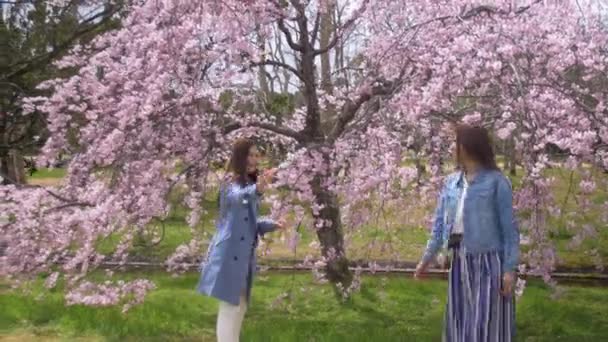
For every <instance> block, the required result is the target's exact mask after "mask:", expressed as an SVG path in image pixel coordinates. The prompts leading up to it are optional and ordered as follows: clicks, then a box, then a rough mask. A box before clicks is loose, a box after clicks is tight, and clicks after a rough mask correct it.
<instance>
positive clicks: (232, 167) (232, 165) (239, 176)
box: [227, 138, 258, 186]
mask: <svg viewBox="0 0 608 342" xmlns="http://www.w3.org/2000/svg"><path fill="white" fill-rule="evenodd" d="M253 146H255V143H254V142H253V141H252V140H250V139H246V138H243V139H239V140H237V141H235V142H234V145H233V146H232V154H231V156H230V160H229V161H228V168H227V169H228V172H231V173H232V176H233V177H234V179H235V180H236V181H237V182H238V183H239V184H240V185H241V186H244V185H246V184H247V183H251V182H253V183H255V182H257V180H258V172H257V170H256V171H255V172H254V173H249V174H248V173H247V158H248V157H249V151H250V150H251V148H252V147H253Z"/></svg>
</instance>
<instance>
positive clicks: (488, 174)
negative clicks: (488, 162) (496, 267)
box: [422, 170, 519, 272]
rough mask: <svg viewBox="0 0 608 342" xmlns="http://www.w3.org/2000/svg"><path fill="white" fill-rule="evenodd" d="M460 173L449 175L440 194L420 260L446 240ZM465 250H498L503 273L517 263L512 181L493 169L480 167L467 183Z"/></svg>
mask: <svg viewBox="0 0 608 342" xmlns="http://www.w3.org/2000/svg"><path fill="white" fill-rule="evenodd" d="M463 177H464V173H463V172H456V173H454V174H452V175H450V176H448V178H447V180H446V182H445V185H444V187H443V190H442V191H441V194H440V195H439V199H438V201H437V202H438V203H437V209H436V211H435V220H434V224H433V229H432V233H431V238H430V239H429V241H428V244H427V247H426V251H425V253H424V256H423V258H422V260H423V262H428V261H430V260H431V259H432V258H433V257H434V256H435V255H436V254H437V253H438V252H439V250H440V249H442V248H444V249H445V248H446V247H447V242H448V239H449V237H450V233H451V231H452V227H453V225H454V219H455V217H456V208H457V206H458V199H459V197H460V195H461V193H462V190H463ZM463 223H464V234H463V240H462V243H463V245H464V249H465V251H466V253H470V254H479V253H486V252H493V251H497V252H499V253H500V255H501V257H502V266H503V271H504V272H509V271H513V270H515V268H516V267H517V264H518V262H519V231H518V228H517V225H516V222H515V219H514V215H513V193H512V190H511V183H510V182H509V180H508V179H507V178H506V177H505V176H504V175H503V174H502V173H501V172H500V171H496V170H482V171H479V172H478V173H477V175H476V176H475V178H474V179H473V180H472V181H471V182H469V187H468V190H467V195H466V198H465V202H464V209H463Z"/></svg>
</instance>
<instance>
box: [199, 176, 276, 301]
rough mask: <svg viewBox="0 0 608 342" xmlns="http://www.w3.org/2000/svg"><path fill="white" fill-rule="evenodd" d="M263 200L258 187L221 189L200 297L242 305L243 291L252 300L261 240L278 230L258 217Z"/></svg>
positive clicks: (204, 265) (231, 184)
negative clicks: (217, 215)
mask: <svg viewBox="0 0 608 342" xmlns="http://www.w3.org/2000/svg"><path fill="white" fill-rule="evenodd" d="M260 196H261V194H260V193H259V192H258V191H257V186H256V185H255V184H251V185H246V186H241V185H239V184H237V183H234V182H229V183H227V184H222V185H221V186H220V212H219V218H218V220H217V222H216V228H217V232H216V233H215V235H214V236H213V239H212V240H211V242H210V244H209V250H208V252H207V258H206V259H205V260H204V261H203V264H202V270H201V276H200V280H199V284H198V291H199V292H200V293H202V294H205V295H208V296H211V297H215V298H218V299H220V300H222V301H225V302H228V303H231V304H233V305H238V304H239V297H240V295H241V293H242V292H243V290H244V291H245V293H246V295H247V299H249V298H250V296H251V287H252V285H253V277H254V274H255V271H256V268H257V262H256V254H255V249H256V247H257V245H258V237H259V236H262V235H264V234H266V233H269V232H272V231H273V230H275V229H276V224H275V222H274V221H272V220H270V219H267V218H263V217H259V216H258V214H259V199H260Z"/></svg>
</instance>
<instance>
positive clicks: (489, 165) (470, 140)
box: [456, 124, 498, 170]
mask: <svg viewBox="0 0 608 342" xmlns="http://www.w3.org/2000/svg"><path fill="white" fill-rule="evenodd" d="M459 146H462V148H463V149H464V150H465V151H467V154H468V155H469V156H471V158H473V159H475V161H477V162H478V163H479V164H481V166H483V167H484V168H486V169H490V170H498V166H497V165H496V158H495V156H494V149H493V148H492V140H491V139H490V134H489V133H488V130H487V129H485V128H483V127H480V126H469V125H464V124H461V125H457V126H456V162H457V163H458V167H459V168H462V167H463V166H464V165H463V164H462V156H461V155H460V148H459Z"/></svg>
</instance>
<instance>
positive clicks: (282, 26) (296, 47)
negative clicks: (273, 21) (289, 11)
mask: <svg viewBox="0 0 608 342" xmlns="http://www.w3.org/2000/svg"><path fill="white" fill-rule="evenodd" d="M277 24H278V27H279V30H281V32H283V34H284V35H285V39H286V40H287V44H289V46H290V47H291V48H292V49H294V50H296V51H300V52H301V51H304V47H302V45H300V44H297V43H296V42H294V40H293V37H292V36H291V32H289V29H288V28H287V26H285V21H283V19H279V21H278V22H277Z"/></svg>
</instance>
